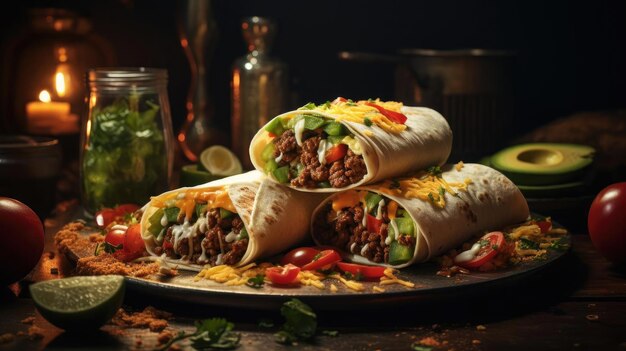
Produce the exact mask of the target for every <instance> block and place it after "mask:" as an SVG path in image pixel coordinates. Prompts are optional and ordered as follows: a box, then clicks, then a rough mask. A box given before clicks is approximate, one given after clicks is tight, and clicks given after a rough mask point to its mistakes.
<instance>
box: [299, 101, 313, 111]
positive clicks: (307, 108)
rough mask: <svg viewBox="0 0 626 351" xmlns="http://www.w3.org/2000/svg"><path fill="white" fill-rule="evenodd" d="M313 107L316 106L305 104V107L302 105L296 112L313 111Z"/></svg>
mask: <svg viewBox="0 0 626 351" xmlns="http://www.w3.org/2000/svg"><path fill="white" fill-rule="evenodd" d="M315 107H317V106H315V104H314V103H312V102H309V103H308V104H306V105H304V106H302V107H300V108H299V109H298V110H312V109H314V108H315Z"/></svg>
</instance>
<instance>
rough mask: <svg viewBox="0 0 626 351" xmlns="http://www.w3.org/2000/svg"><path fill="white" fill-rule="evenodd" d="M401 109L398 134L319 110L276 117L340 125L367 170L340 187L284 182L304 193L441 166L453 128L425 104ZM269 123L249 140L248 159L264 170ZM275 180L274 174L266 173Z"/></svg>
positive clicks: (360, 183)
mask: <svg viewBox="0 0 626 351" xmlns="http://www.w3.org/2000/svg"><path fill="white" fill-rule="evenodd" d="M400 111H401V112H402V113H403V114H404V115H405V116H406V117H407V120H406V122H405V125H406V127H407V128H406V129H405V130H404V131H401V132H399V133H394V132H388V131H386V130H384V129H382V128H380V127H379V126H377V125H375V124H373V125H371V126H367V125H366V124H362V123H357V122H351V121H346V120H341V119H340V120H338V118H339V116H337V115H334V114H329V113H325V112H322V111H319V110H295V111H290V112H287V113H284V114H282V115H279V116H277V117H275V118H274V119H277V118H283V117H285V116H291V115H302V114H304V115H309V114H310V115H315V116H322V117H325V118H329V119H333V120H335V121H338V122H340V123H341V124H343V125H344V126H345V127H346V128H347V129H348V130H349V131H350V132H351V133H352V134H354V137H355V139H356V140H357V142H358V143H359V144H360V148H361V149H362V152H363V159H364V161H365V165H366V167H367V173H366V174H365V176H364V177H363V178H362V179H361V180H360V181H358V182H356V183H353V184H350V185H348V186H346V187H343V188H333V187H330V188H306V187H294V186H293V185H291V184H290V183H286V184H285V185H287V186H289V187H292V188H297V189H298V190H301V191H307V192H326V193H328V192H336V191H337V190H338V189H341V190H344V189H350V188H354V187H357V186H359V185H364V184H369V183H374V182H376V181H380V180H383V179H386V178H389V177H394V176H398V175H401V174H405V173H407V172H411V171H417V170H419V169H424V168H426V167H429V166H433V165H442V164H444V163H445V162H446V160H447V159H448V156H449V155H450V151H451V149H452V130H451V129H450V126H449V125H448V122H447V121H446V119H445V118H444V117H443V116H442V115H441V114H439V113H438V112H437V111H435V110H432V109H429V108H426V107H411V106H402V108H401V109H400ZM270 123H272V121H270V122H268V124H266V125H265V126H264V127H263V128H261V129H260V130H259V131H258V132H257V134H256V135H255V136H254V138H253V139H252V141H251V143H250V159H251V161H252V164H253V165H254V167H255V168H256V169H257V170H260V171H263V170H264V165H265V161H263V159H262V156H261V155H262V152H263V150H264V147H265V146H266V145H267V144H268V143H270V142H271V141H272V139H273V138H272V137H271V136H270V134H269V132H268V131H266V127H267V126H268V125H269V124H270ZM268 176H269V178H271V179H272V180H275V179H274V177H272V176H271V175H268Z"/></svg>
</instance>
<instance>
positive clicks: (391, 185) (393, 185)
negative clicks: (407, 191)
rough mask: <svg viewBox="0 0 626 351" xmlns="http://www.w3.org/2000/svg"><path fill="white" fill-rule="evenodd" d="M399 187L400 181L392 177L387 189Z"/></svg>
mask: <svg viewBox="0 0 626 351" xmlns="http://www.w3.org/2000/svg"><path fill="white" fill-rule="evenodd" d="M399 188H400V181H399V180H397V179H392V180H391V184H390V185H389V189H399Z"/></svg>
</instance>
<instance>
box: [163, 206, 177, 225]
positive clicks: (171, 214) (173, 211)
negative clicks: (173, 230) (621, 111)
mask: <svg viewBox="0 0 626 351" xmlns="http://www.w3.org/2000/svg"><path fill="white" fill-rule="evenodd" d="M163 211H164V212H165V217H167V221H168V223H176V222H178V214H179V213H180V208H178V207H168V208H166V209H165V210H163Z"/></svg>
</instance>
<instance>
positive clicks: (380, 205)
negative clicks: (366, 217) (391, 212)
mask: <svg viewBox="0 0 626 351" xmlns="http://www.w3.org/2000/svg"><path fill="white" fill-rule="evenodd" d="M383 206H385V199H381V200H380V201H379V202H378V209H377V211H376V219H378V220H380V219H383Z"/></svg>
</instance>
